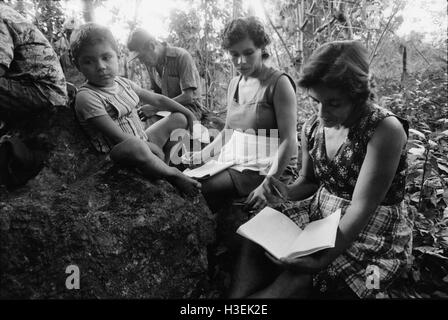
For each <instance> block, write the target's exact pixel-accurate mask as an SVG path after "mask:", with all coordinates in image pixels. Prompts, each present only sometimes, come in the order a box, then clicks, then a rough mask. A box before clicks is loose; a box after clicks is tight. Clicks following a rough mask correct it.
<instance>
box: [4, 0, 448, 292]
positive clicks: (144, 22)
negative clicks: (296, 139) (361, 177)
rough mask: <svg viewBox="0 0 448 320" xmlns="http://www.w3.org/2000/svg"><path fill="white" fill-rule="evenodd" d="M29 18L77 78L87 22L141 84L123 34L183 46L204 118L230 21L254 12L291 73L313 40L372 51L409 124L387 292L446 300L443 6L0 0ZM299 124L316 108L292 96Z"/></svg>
mask: <svg viewBox="0 0 448 320" xmlns="http://www.w3.org/2000/svg"><path fill="white" fill-rule="evenodd" d="M5 2H6V3H7V4H9V5H11V6H12V7H14V8H15V9H16V10H18V11H19V12H20V13H22V14H23V15H24V16H25V17H26V18H27V19H29V20H30V21H32V22H33V23H34V24H36V25H37V26H38V27H39V29H40V30H41V31H42V32H43V33H44V34H45V35H46V36H47V38H48V39H49V41H50V42H51V43H52V45H53V46H54V48H55V49H56V51H57V53H58V54H59V55H60V57H61V63H62V65H63V68H64V72H65V74H66V77H67V80H68V81H70V82H72V83H74V84H75V85H77V86H79V85H80V84H81V83H82V82H83V81H84V79H83V77H82V75H81V74H80V73H79V72H77V70H76V69H75V68H74V67H73V65H72V64H71V62H70V58H69V54H68V37H69V36H68V35H69V33H70V31H71V30H73V28H76V27H77V26H79V25H80V24H82V23H84V22H87V21H95V22H98V23H101V24H104V25H107V26H109V27H110V28H111V29H112V31H113V33H114V35H116V37H117V39H118V41H119V45H120V50H121V59H120V70H121V71H120V72H121V74H122V75H123V76H125V77H128V78H130V79H132V80H134V81H136V82H138V83H140V84H141V85H142V86H144V87H146V88H148V89H149V88H150V82H149V79H148V75H147V72H146V69H145V68H144V66H142V65H141V64H140V63H139V62H138V61H136V60H134V61H133V62H130V63H129V62H128V60H129V58H128V57H129V52H128V50H127V49H126V46H125V44H126V37H127V35H128V34H129V32H130V31H131V30H133V29H135V28H136V27H143V28H145V29H147V30H148V31H149V32H151V33H153V34H154V35H155V36H156V37H158V38H159V39H160V40H163V41H167V42H168V43H170V44H171V45H174V46H179V47H183V48H185V49H187V50H188V51H189V52H190V53H191V54H192V55H193V57H194V59H195V61H196V64H197V66H198V69H199V73H200V76H201V78H202V87H203V88H202V89H203V90H202V91H203V99H204V105H205V107H206V108H207V109H208V110H209V113H208V115H207V117H206V118H204V119H203V122H205V123H204V124H205V125H206V126H213V124H214V123H219V122H220V121H222V120H223V119H224V118H225V112H226V109H225V106H226V101H225V100H226V90H227V85H228V83H229V80H230V79H231V78H232V77H233V76H235V75H236V71H235V70H234V69H233V67H232V65H231V62H230V59H229V58H228V56H227V55H226V52H225V51H224V50H222V49H221V46H220V43H221V38H220V34H221V30H222V28H223V26H224V24H225V23H226V22H227V21H229V20H230V19H232V18H234V17H238V16H245V15H256V16H258V17H260V19H262V20H263V22H264V23H265V25H266V27H267V29H268V31H269V33H270V36H271V40H272V43H271V45H270V46H269V48H268V50H269V53H270V60H269V63H270V64H271V65H273V66H274V67H276V68H279V69H281V70H284V71H285V72H287V73H289V74H290V75H291V76H292V77H293V78H295V79H297V78H298V75H299V74H300V70H301V68H302V65H303V64H304V62H306V60H307V58H308V57H309V56H310V54H311V53H312V51H313V50H314V49H315V48H317V47H318V46H319V45H320V44H322V43H325V42H327V41H333V40H344V39H357V40H360V41H362V42H363V43H364V44H365V46H366V47H367V48H368V50H369V52H370V57H369V59H370V68H371V73H372V77H373V80H374V83H375V89H376V93H377V98H378V103H379V104H380V105H381V106H383V107H386V108H388V109H390V110H392V111H393V112H395V113H396V114H398V115H400V116H403V117H406V118H407V119H408V120H409V121H410V124H411V129H410V136H409V143H408V147H407V148H408V155H409V160H408V165H409V168H408V179H407V183H406V191H407V195H406V204H407V206H408V209H409V210H410V211H411V212H412V214H413V215H414V219H415V225H414V244H413V257H414V263H413V266H412V269H411V270H409V272H407V273H406V274H405V275H403V277H402V278H401V279H400V281H398V283H397V284H396V285H395V286H394V288H391V290H389V291H388V292H385V293H384V295H385V297H391V298H448V187H447V186H448V97H447V95H448V91H447V84H448V79H447V43H448V42H447V36H446V32H447V2H446V1H444V0H422V1H411V0H360V1H354V0H353V1H350V0H281V1H277V0H233V1H227V0H171V1H168V0H166V1H160V0H158V1H151V0H60V1H55V0H6V1H5ZM297 101H298V106H299V108H298V119H299V121H298V130H299V131H300V129H301V126H302V124H303V123H304V121H305V120H306V119H307V118H308V117H309V116H310V115H312V114H313V113H314V112H315V110H314V109H313V106H312V104H311V103H310V102H309V101H308V98H307V97H306V94H305V93H304V92H301V91H298V92H297Z"/></svg>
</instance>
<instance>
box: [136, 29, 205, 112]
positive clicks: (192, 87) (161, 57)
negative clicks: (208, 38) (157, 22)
mask: <svg viewBox="0 0 448 320" xmlns="http://www.w3.org/2000/svg"><path fill="white" fill-rule="evenodd" d="M127 46H128V49H129V50H130V51H132V52H133V55H132V56H131V60H133V59H135V58H138V59H139V60H140V61H141V62H142V63H143V64H145V65H146V68H147V70H148V72H149V76H150V79H151V85H152V89H153V90H154V92H156V93H159V94H163V95H165V96H167V97H169V98H171V99H173V100H175V101H176V102H178V103H180V104H182V105H184V106H186V107H187V108H188V109H190V110H191V111H192V112H193V113H194V115H195V116H196V118H197V119H198V120H200V119H201V117H202V112H203V111H204V107H203V106H202V104H201V102H200V99H201V88H200V77H199V72H198V70H197V68H196V64H195V62H194V60H193V57H192V56H191V55H190V53H189V52H188V51H186V50H185V49H183V48H178V47H172V46H170V45H168V44H167V43H165V42H160V41H158V40H156V39H155V38H154V37H153V36H152V35H150V34H149V33H147V32H146V31H145V30H143V29H140V28H137V29H136V30H134V31H133V32H132V33H131V35H130V36H129V39H128V43H127Z"/></svg>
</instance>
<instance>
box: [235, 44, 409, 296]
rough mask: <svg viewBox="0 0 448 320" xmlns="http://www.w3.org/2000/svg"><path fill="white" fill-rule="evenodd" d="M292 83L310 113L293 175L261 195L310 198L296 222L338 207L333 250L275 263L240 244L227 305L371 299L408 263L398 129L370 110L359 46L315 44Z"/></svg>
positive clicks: (402, 135) (397, 123)
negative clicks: (254, 300) (252, 300)
mask: <svg viewBox="0 0 448 320" xmlns="http://www.w3.org/2000/svg"><path fill="white" fill-rule="evenodd" d="M298 83H299V86H301V87H302V88H304V89H305V90H306V92H307V93H308V95H309V98H310V99H311V100H312V101H314V102H315V103H316V109H317V111H318V112H317V114H316V115H314V116H313V117H311V118H310V119H309V120H308V121H307V122H306V123H305V124H304V126H303V129H302V135H301V137H302V138H301V143H302V156H303V158H302V168H301V174H300V177H299V178H298V180H297V181H295V182H294V183H293V184H291V185H285V184H283V183H281V182H280V181H278V180H277V179H276V178H275V177H268V178H267V179H266V183H265V184H264V185H263V191H264V196H265V197H266V198H268V200H269V201H273V200H275V196H276V192H277V191H275V190H278V192H280V193H281V194H283V196H284V197H286V198H288V199H291V200H304V199H306V198H308V197H310V196H312V199H311V201H310V202H309V206H305V207H304V209H303V210H301V211H300V212H298V214H296V216H295V219H296V221H297V222H300V221H302V222H303V221H304V219H303V217H304V216H306V217H307V219H308V218H309V220H310V221H313V220H317V219H321V218H323V217H326V216H328V215H330V214H332V213H333V212H334V211H335V210H337V209H339V208H340V209H341V210H342V211H341V219H340V222H339V226H338V230H337V235H336V241H335V247H334V248H330V249H325V250H322V251H320V252H317V253H314V254H311V255H308V256H305V257H300V258H295V259H281V260H277V259H274V258H272V257H268V256H267V255H266V254H265V252H264V250H262V249H261V247H258V246H257V245H255V244H254V243H252V242H250V241H246V242H245V243H244V246H243V250H242V252H241V256H240V260H239V262H238V267H237V272H236V274H235V277H234V279H233V286H232V290H231V297H232V298H241V297H249V296H250V297H258V298H260V297H269V298H281V297H310V294H311V297H316V296H315V295H313V294H315V293H322V292H323V291H326V293H327V294H328V295H327V296H326V297H331V295H332V294H333V295H334V297H338V298H342V297H352V298H355V297H359V298H367V297H374V296H375V295H376V294H377V293H378V290H383V289H385V288H386V287H387V286H388V285H389V284H390V283H391V282H392V281H393V280H394V279H395V278H396V277H397V276H398V275H399V274H400V273H401V272H402V271H403V270H405V268H406V267H407V265H408V263H409V262H410V257H411V243H412V219H411V218H410V216H409V215H408V213H407V211H406V209H405V206H404V203H403V198H404V192H405V169H406V149H405V145H406V141H407V133H408V132H407V131H408V124H407V122H406V121H405V120H403V119H401V118H399V117H397V116H395V115H394V114H393V113H391V112H390V111H388V110H385V109H383V108H381V107H379V106H377V105H376V104H375V103H374V100H373V98H374V97H373V94H372V92H371V88H370V85H369V64H368V55H367V50H366V49H365V48H364V47H363V45H362V44H360V43H359V42H356V41H339V42H331V43H327V44H324V45H322V46H321V47H320V48H318V49H317V50H316V51H315V52H314V53H313V54H312V56H311V57H310V58H309V61H308V62H307V64H306V65H305V66H304V69H303V73H302V75H301V78H300V79H299V82H298ZM299 207H300V206H299ZM312 289H314V290H312ZM315 289H318V290H315ZM344 294H345V295H344Z"/></svg>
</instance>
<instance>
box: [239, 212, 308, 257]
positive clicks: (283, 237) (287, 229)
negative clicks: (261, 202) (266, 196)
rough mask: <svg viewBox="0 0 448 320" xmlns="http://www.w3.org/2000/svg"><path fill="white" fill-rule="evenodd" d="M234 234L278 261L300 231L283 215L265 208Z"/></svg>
mask: <svg viewBox="0 0 448 320" xmlns="http://www.w3.org/2000/svg"><path fill="white" fill-rule="evenodd" d="M236 232H237V233H238V234H240V235H242V236H243V237H246V238H248V239H249V240H252V241H254V242H256V243H258V244H259V245H260V246H262V247H263V248H264V249H266V251H268V252H269V253H270V254H271V255H273V256H274V257H276V258H277V259H280V258H281V257H283V256H284V255H285V254H286V252H287V249H288V248H289V247H291V244H292V243H293V242H294V240H295V239H296V238H297V237H298V236H299V234H300V233H301V232H302V230H300V228H299V227H298V226H297V225H296V224H295V223H294V222H293V221H292V220H291V219H289V218H288V217H287V216H285V215H284V214H283V213H281V212H279V211H277V210H274V209H272V208H270V207H266V208H264V209H263V210H261V211H260V212H259V213H258V214H257V215H256V216H255V217H253V218H252V219H251V220H249V221H248V222H246V223H245V224H243V225H241V226H240V227H239V228H238V230H237V231H236Z"/></svg>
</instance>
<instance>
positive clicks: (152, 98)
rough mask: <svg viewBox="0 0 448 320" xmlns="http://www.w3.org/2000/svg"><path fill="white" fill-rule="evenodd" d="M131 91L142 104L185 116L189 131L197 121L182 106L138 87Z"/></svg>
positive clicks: (191, 113)
mask: <svg viewBox="0 0 448 320" xmlns="http://www.w3.org/2000/svg"><path fill="white" fill-rule="evenodd" d="M133 89H134V91H135V92H136V93H137V95H138V96H139V98H140V100H141V101H142V102H143V103H148V104H150V105H152V106H154V107H156V108H157V109H159V110H166V111H171V112H179V113H182V114H183V115H185V117H186V118H187V120H188V127H189V129H190V131H191V130H193V123H194V121H197V120H196V118H195V116H194V114H193V112H191V111H190V110H188V109H187V108H185V107H184V106H183V105H181V104H179V103H177V102H176V101H174V100H172V99H170V98H168V97H165V96H163V95H161V94H157V93H154V92H151V91H148V90H145V89H142V88H138V87H133Z"/></svg>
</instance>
